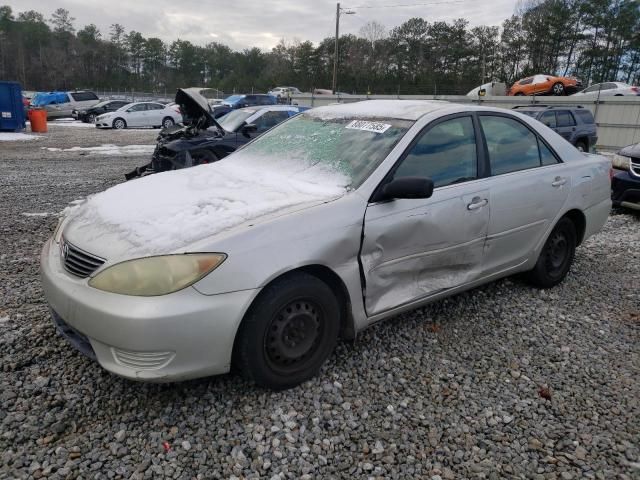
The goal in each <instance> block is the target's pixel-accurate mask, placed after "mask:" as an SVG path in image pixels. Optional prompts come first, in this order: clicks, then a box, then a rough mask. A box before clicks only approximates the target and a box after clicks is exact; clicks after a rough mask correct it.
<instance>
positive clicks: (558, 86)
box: [551, 82, 564, 96]
mask: <svg viewBox="0 0 640 480" xmlns="http://www.w3.org/2000/svg"><path fill="white" fill-rule="evenodd" d="M551 91H552V92H553V94H554V95H556V96H562V95H564V85H563V84H562V83H560V82H558V83H554V84H553V87H551Z"/></svg>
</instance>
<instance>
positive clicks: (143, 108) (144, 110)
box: [96, 102, 182, 130]
mask: <svg viewBox="0 0 640 480" xmlns="http://www.w3.org/2000/svg"><path fill="white" fill-rule="evenodd" d="M180 122H182V115H181V114H180V113H178V112H177V111H176V110H175V109H174V108H172V107H171V106H167V105H163V104H161V103H156V102H137V103H129V104H128V105H125V106H124V107H122V108H119V109H118V110H116V111H115V112H109V113H105V114H104V115H100V116H99V117H96V128H115V129H118V130H120V129H122V128H128V127H155V128H160V127H162V128H169V127H172V126H173V125H175V124H176V123H180Z"/></svg>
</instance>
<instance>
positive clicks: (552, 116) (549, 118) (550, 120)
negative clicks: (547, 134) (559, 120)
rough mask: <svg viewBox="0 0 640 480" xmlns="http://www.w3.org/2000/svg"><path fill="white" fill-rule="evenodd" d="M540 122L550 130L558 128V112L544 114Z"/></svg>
mask: <svg viewBox="0 0 640 480" xmlns="http://www.w3.org/2000/svg"><path fill="white" fill-rule="evenodd" d="M540 121H541V122H542V123H544V124H545V125H546V126H547V127H549V128H556V112H544V113H543V114H542V116H541V117H540Z"/></svg>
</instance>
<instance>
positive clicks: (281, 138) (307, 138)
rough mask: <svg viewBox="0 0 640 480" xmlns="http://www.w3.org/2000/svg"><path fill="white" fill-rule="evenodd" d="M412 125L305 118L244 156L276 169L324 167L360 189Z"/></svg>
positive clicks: (260, 140) (263, 138)
mask: <svg viewBox="0 0 640 480" xmlns="http://www.w3.org/2000/svg"><path fill="white" fill-rule="evenodd" d="M411 125H413V122H411V121H407V120H395V119H387V118H385V119H374V120H371V121H369V120H365V119H353V118H336V119H331V120H326V119H321V118H316V117H313V116H312V115H308V114H302V115H298V116H296V117H294V118H292V119H290V120H288V121H286V122H284V123H282V124H280V125H278V126H277V127H275V128H273V129H272V130H269V131H268V132H267V133H265V134H264V135H262V136H261V137H259V138H258V139H257V140H255V141H254V142H252V143H250V144H248V145H247V146H246V147H244V148H243V149H242V152H244V153H245V154H248V156H249V157H252V158H256V157H260V158H261V159H262V160H263V161H265V162H273V163H274V165H275V164H277V163H278V162H280V161H282V160H291V161H294V162H296V163H299V164H301V165H306V166H307V167H308V168H313V167H316V166H320V167H323V168H325V169H328V170H332V171H335V172H338V173H341V174H343V175H346V176H347V177H348V178H349V179H350V182H349V185H348V186H349V187H351V188H357V187H359V186H360V185H361V184H362V182H364V181H365V180H366V179H367V178H368V177H369V175H371V173H372V172H373V171H374V170H375V169H376V168H377V167H378V165H380V163H381V162H382V161H383V160H384V159H385V158H386V156H387V155H388V154H389V152H390V151H391V150H392V149H393V147H395V145H396V144H397V143H398V141H400V139H401V138H402V137H403V136H404V134H405V133H406V132H407V130H408V129H409V127H411ZM374 130H377V131H374Z"/></svg>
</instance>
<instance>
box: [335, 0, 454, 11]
mask: <svg viewBox="0 0 640 480" xmlns="http://www.w3.org/2000/svg"><path fill="white" fill-rule="evenodd" d="M464 1H465V0H449V1H446V2H429V3H398V4H395V5H360V6H357V7H343V8H345V9H347V8H349V9H351V8H354V9H355V8H360V9H362V8H397V7H426V6H428V5H444V4H451V3H462V2H464Z"/></svg>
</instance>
